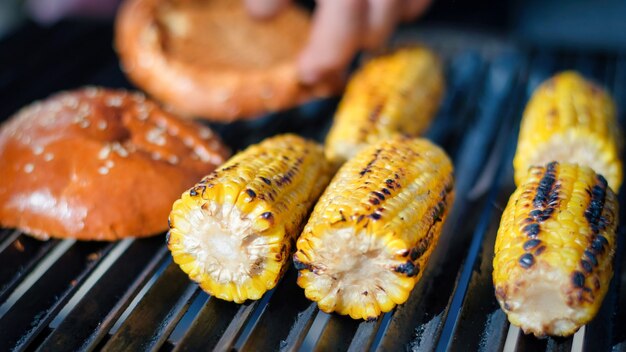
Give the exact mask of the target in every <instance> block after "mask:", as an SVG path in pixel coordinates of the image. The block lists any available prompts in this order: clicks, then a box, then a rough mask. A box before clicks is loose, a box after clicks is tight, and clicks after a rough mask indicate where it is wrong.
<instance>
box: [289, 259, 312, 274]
mask: <svg viewBox="0 0 626 352" xmlns="http://www.w3.org/2000/svg"><path fill="white" fill-rule="evenodd" d="M293 266H294V268H296V270H298V271H300V270H306V269H309V268H310V267H311V266H310V265H309V264H306V263H303V262H301V261H299V260H298V258H296V257H295V256H294V257H293Z"/></svg>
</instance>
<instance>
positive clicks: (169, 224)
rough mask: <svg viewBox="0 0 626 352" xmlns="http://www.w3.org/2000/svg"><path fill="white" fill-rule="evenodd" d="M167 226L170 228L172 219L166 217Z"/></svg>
mask: <svg viewBox="0 0 626 352" xmlns="http://www.w3.org/2000/svg"><path fill="white" fill-rule="evenodd" d="M167 227H169V228H170V229H171V228H172V220H170V218H169V217H168V218H167ZM167 236H168V237H169V233H168V234H167Z"/></svg>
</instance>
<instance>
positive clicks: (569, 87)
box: [513, 71, 622, 192]
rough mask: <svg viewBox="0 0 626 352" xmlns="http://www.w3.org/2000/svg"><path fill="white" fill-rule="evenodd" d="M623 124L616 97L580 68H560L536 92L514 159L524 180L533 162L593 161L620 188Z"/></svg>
mask: <svg viewBox="0 0 626 352" xmlns="http://www.w3.org/2000/svg"><path fill="white" fill-rule="evenodd" d="M619 131H620V129H619V126H618V123H617V120H616V117H615V104H614V103H613V101H612V100H611V97H610V96H609V95H608V94H607V93H606V92H605V91H604V90H603V89H600V88H598V87H597V86H595V85H594V84H592V83H590V82H588V81H586V80H585V79H584V78H582V77H581V76H580V75H578V74H577V73H575V72H571V71H568V72H563V73H560V74H558V75H556V76H554V77H553V78H551V79H549V80H548V81H546V82H544V83H543V84H542V85H541V86H540V87H539V88H538V89H537V90H536V92H535V93H534V94H533V96H532V98H531V99H530V102H529V103H528V106H527V107H526V111H525V112H524V117H523V119H522V125H521V130H520V135H519V141H518V147H517V153H516V155H515V159H514V161H513V166H514V167H515V182H516V184H518V185H519V184H520V183H521V182H522V180H523V179H524V178H525V177H526V175H527V174H528V168H529V167H530V166H533V165H545V164H546V163H548V162H550V161H553V160H556V161H561V162H570V163H577V164H579V165H587V166H589V167H591V168H592V169H594V170H595V171H596V172H597V173H599V174H601V175H603V176H604V177H606V179H607V181H608V182H609V185H610V186H611V188H612V189H613V190H614V191H615V192H617V191H618V190H619V187H620V184H621V183H622V163H621V161H620V159H619V153H620V149H621V145H620V144H621V137H620V133H619Z"/></svg>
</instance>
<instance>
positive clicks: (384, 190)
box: [380, 188, 391, 196]
mask: <svg viewBox="0 0 626 352" xmlns="http://www.w3.org/2000/svg"><path fill="white" fill-rule="evenodd" d="M380 191H381V192H383V193H384V194H385V195H388V196H390V195H391V192H390V191H389V190H388V189H387V188H383V189H381V190H380Z"/></svg>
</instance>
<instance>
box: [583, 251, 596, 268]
mask: <svg viewBox="0 0 626 352" xmlns="http://www.w3.org/2000/svg"><path fill="white" fill-rule="evenodd" d="M584 254H585V257H587V259H589V261H590V262H591V264H593V266H598V258H596V255H595V254H593V252H591V251H589V250H585V252H584Z"/></svg>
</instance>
